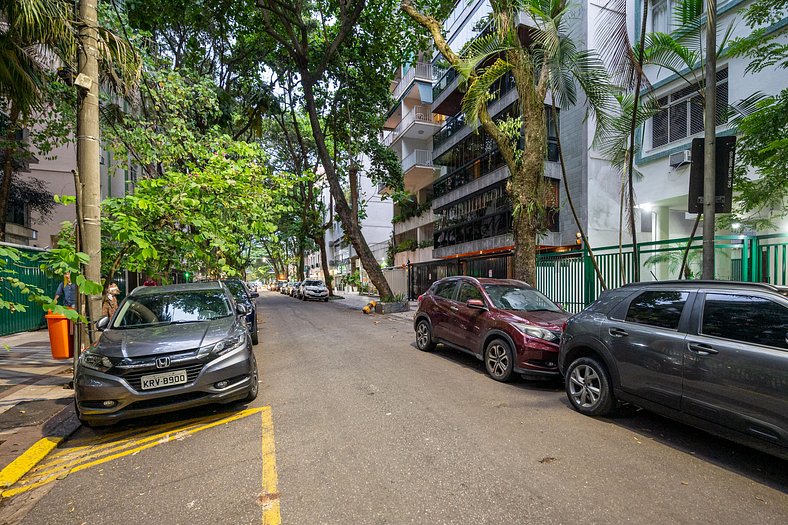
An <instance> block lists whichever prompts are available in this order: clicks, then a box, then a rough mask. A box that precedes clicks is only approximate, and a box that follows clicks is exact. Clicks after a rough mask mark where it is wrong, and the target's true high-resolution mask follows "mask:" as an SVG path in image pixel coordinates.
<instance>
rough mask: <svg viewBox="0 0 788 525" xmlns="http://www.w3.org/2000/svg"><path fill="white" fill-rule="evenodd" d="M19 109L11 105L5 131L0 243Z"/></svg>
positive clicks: (0, 189) (6, 210)
mask: <svg viewBox="0 0 788 525" xmlns="http://www.w3.org/2000/svg"><path fill="white" fill-rule="evenodd" d="M18 121H19V109H18V108H17V107H16V106H15V105H14V104H12V105H11V111H10V112H9V116H8V127H7V128H6V130H5V140H6V147H5V148H3V183H2V184H1V185H0V241H5V230H6V221H7V219H8V200H9V198H10V197H11V182H12V181H13V179H14V156H15V155H16V152H17V150H18V147H17V142H16V126H17V124H18Z"/></svg>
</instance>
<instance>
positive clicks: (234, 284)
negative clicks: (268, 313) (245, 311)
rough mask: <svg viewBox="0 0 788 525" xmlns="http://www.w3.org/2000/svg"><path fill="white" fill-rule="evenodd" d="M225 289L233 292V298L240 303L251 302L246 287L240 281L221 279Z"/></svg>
mask: <svg viewBox="0 0 788 525" xmlns="http://www.w3.org/2000/svg"><path fill="white" fill-rule="evenodd" d="M222 282H223V283H224V284H225V286H227V289H228V290H230V293H231V294H233V297H234V298H235V300H236V301H237V302H239V303H242V304H246V305H248V304H252V303H251V301H250V300H249V295H248V293H247V290H246V287H245V286H244V284H243V283H242V282H241V281H222Z"/></svg>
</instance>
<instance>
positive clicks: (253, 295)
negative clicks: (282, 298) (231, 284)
mask: <svg viewBox="0 0 788 525" xmlns="http://www.w3.org/2000/svg"><path fill="white" fill-rule="evenodd" d="M249 295H251V296H252V299H257V298H258V297H260V294H259V293H257V292H252V293H250V294H249Z"/></svg>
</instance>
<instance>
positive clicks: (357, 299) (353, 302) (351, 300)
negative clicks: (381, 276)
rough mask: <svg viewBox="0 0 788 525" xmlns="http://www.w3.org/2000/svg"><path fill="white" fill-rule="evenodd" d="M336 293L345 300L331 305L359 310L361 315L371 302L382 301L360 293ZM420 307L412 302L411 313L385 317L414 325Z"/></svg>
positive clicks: (337, 300)
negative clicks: (415, 314)
mask: <svg viewBox="0 0 788 525" xmlns="http://www.w3.org/2000/svg"><path fill="white" fill-rule="evenodd" d="M334 293H336V294H337V295H338V296H340V297H343V299H336V300H332V301H330V302H331V303H334V304H338V305H342V306H344V307H346V308H351V309H353V310H358V311H359V313H361V309H362V308H364V307H365V306H366V305H367V304H368V303H369V302H370V301H380V298H379V297H377V296H370V295H360V294H359V293H358V292H340V291H336V292H334ZM418 307H419V303H418V302H417V301H410V311H408V312H399V313H395V314H386V316H385V317H387V318H389V319H397V320H402V321H407V322H408V323H412V322H413V314H414V313H416V309H417V308H418ZM362 315H363V314H362ZM374 315H376V314H374Z"/></svg>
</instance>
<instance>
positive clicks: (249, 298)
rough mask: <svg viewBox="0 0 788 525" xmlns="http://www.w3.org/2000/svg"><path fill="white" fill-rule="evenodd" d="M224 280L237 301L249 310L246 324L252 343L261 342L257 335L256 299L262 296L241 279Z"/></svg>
mask: <svg viewBox="0 0 788 525" xmlns="http://www.w3.org/2000/svg"><path fill="white" fill-rule="evenodd" d="M222 282H223V283H224V285H225V286H227V289H228V290H230V293H231V294H233V298H234V299H235V302H236V303H237V304H243V305H245V306H246V309H247V310H248V311H249V313H248V314H246V324H247V326H248V327H249V334H251V336H252V344H253V345H256V344H257V343H258V342H259V338H258V335H257V305H255V302H254V300H255V299H257V298H258V297H260V294H258V293H257V292H250V291H249V290H248V289H247V288H246V285H245V284H244V282H243V281H242V280H240V279H223V280H222Z"/></svg>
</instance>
